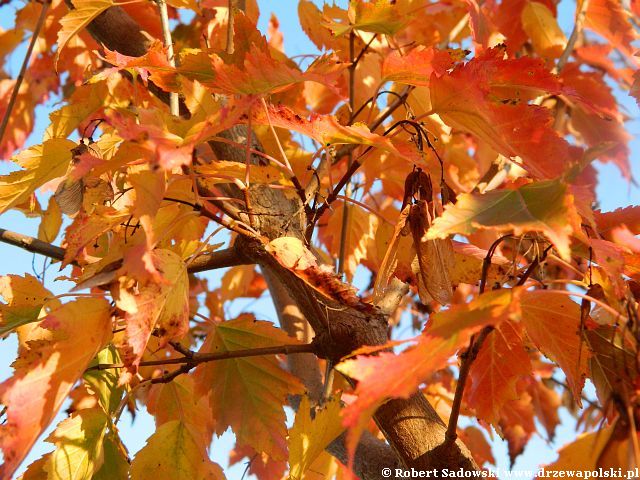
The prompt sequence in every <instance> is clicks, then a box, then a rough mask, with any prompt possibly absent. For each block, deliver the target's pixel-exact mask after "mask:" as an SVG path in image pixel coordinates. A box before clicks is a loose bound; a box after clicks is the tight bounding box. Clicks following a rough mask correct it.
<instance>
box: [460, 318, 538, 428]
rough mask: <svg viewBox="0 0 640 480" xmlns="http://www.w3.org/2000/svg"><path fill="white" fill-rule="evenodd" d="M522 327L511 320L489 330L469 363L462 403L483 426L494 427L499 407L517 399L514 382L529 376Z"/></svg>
mask: <svg viewBox="0 0 640 480" xmlns="http://www.w3.org/2000/svg"><path fill="white" fill-rule="evenodd" d="M521 330H522V327H521V326H520V325H519V324H518V323H516V322H512V321H507V322H503V323H501V324H500V325H499V326H498V327H496V329H495V330H494V331H492V332H491V333H490V334H489V335H488V336H487V338H486V339H485V341H484V343H483V344H482V348H481V349H480V352H479V353H478V356H477V357H476V359H475V360H474V361H473V363H472V364H471V369H470V370H469V384H468V385H467V387H466V389H465V401H466V403H467V405H468V406H470V407H471V408H473V410H474V411H475V412H476V415H477V416H478V417H479V418H481V419H482V420H484V421H486V422H487V423H491V424H497V422H498V420H499V418H500V410H501V409H502V407H503V405H504V404H505V403H506V402H508V401H510V400H516V399H517V398H518V392H517V390H516V383H517V382H518V380H519V379H520V378H522V377H524V376H527V375H530V374H531V361H530V360H529V353H528V352H527V350H526V349H525V346H524V344H523V342H522V338H521V334H522V333H521Z"/></svg>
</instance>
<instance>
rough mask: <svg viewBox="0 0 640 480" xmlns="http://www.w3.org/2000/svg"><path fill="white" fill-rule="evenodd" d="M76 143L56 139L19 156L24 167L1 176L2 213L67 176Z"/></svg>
mask: <svg viewBox="0 0 640 480" xmlns="http://www.w3.org/2000/svg"><path fill="white" fill-rule="evenodd" d="M75 146H76V144H75V142H72V141H71V140H66V139H63V138H52V139H50V140H47V141H45V142H44V143H43V144H41V145H36V146H33V147H31V148H28V149H26V150H23V151H22V152H20V153H19V154H18V155H16V156H15V157H14V161H15V162H16V163H17V164H18V165H19V166H21V167H22V168H23V169H24V170H19V171H16V172H13V173H10V174H9V175H3V176H1V177H0V213H2V212H5V211H7V210H8V209H10V208H11V207H14V206H15V205H17V204H19V203H21V202H24V201H25V200H27V199H28V198H29V196H30V195H31V194H32V193H33V192H34V191H35V189H36V188H38V187H40V186H42V185H43V184H45V183H46V182H48V181H49V180H53V179H54V178H58V177H61V176H63V175H64V174H65V173H66V172H67V168H68V167H69V162H70V161H71V158H72V153H71V149H72V148H74V147H75Z"/></svg>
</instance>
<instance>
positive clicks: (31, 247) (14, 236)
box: [0, 228, 254, 273]
mask: <svg viewBox="0 0 640 480" xmlns="http://www.w3.org/2000/svg"><path fill="white" fill-rule="evenodd" d="M0 242H2V243H7V244H9V245H14V246H16V247H18V248H22V249H23V250H27V251H28V252H31V253H37V254H38V255H44V256H45V257H49V258H53V259H54V260H59V261H62V260H63V259H64V256H65V253H66V250H65V249H64V248H62V247H58V246H56V245H52V244H50V243H47V242H43V241H42V240H38V239H37V238H34V237H30V236H28V235H23V234H21V233H16V232H12V231H10V230H5V229H4V228H0ZM71 263H72V264H73V265H78V264H77V263H76V261H75V260H72V261H71ZM252 263H254V262H252V261H250V260H249V259H248V258H246V257H245V256H244V255H242V254H241V253H240V252H238V251H237V250H236V249H235V248H234V247H230V248H226V249H224V250H218V251H215V252H210V253H203V254H201V255H198V256H197V257H195V259H193V260H192V261H191V263H190V264H189V265H188V267H187V270H188V272H189V273H199V272H204V271H207V270H215V269H218V268H226V267H235V266H237V265H250V264H252ZM121 265H122V260H119V261H116V262H114V263H112V264H110V265H107V266H105V267H104V269H103V271H115V270H117V269H118V268H120V266H121ZM78 266H79V265H78Z"/></svg>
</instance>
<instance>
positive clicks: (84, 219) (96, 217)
mask: <svg viewBox="0 0 640 480" xmlns="http://www.w3.org/2000/svg"><path fill="white" fill-rule="evenodd" d="M129 216H130V213H129V212H128V211H126V210H124V211H123V210H116V209H115V208H113V207H104V206H102V207H96V210H95V211H94V212H93V213H92V214H88V213H86V212H82V211H81V212H80V213H79V214H78V215H77V216H76V217H75V218H74V220H73V223H72V224H71V225H69V226H68V227H67V229H66V231H65V241H66V244H67V245H66V249H65V254H64V260H63V261H62V265H63V266H66V265H69V264H70V263H71V262H74V261H78V260H79V258H80V253H81V252H82V250H83V249H84V248H86V247H87V246H88V245H90V244H91V242H93V241H95V240H96V238H98V237H99V236H100V235H102V234H104V233H105V232H108V231H109V230H111V229H112V228H114V227H115V226H116V225H118V224H120V222H122V221H124V220H125V219H126V218H128V217H129Z"/></svg>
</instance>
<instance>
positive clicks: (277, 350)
mask: <svg viewBox="0 0 640 480" xmlns="http://www.w3.org/2000/svg"><path fill="white" fill-rule="evenodd" d="M172 346H173V347H174V348H175V344H172ZM181 350H184V351H187V352H189V354H188V355H184V353H183V352H180V353H183V355H184V356H182V357H179V358H167V359H164V360H148V361H144V362H140V364H139V366H140V367H154V366H164V365H182V367H188V368H187V369H186V371H189V370H191V369H192V368H194V367H196V366H197V365H200V364H201V363H206V362H214V361H216V360H229V359H232V358H247V357H260V356H263V355H280V354H282V355H291V354H295V353H315V351H316V345H315V344H313V343H304V344H302V345H275V346H272V347H261V348H248V349H243V350H232V351H228V352H216V353H198V352H193V351H191V350H186V349H183V348H181ZM182 367H181V368H182ZM114 368H125V365H122V364H113V363H99V364H97V365H94V366H93V367H89V368H88V369H87V371H91V370H111V369H114ZM171 373H174V372H171ZM172 378H175V377H172Z"/></svg>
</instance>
